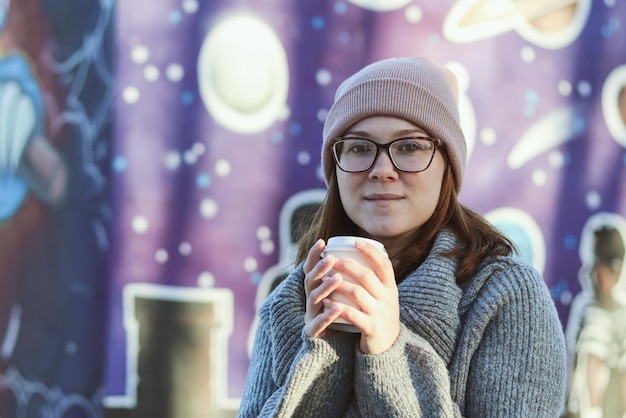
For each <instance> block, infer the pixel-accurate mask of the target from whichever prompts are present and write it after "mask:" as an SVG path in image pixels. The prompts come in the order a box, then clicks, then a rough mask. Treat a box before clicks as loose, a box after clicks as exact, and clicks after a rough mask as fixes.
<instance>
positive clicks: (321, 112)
mask: <svg viewBox="0 0 626 418" xmlns="http://www.w3.org/2000/svg"><path fill="white" fill-rule="evenodd" d="M326 116H328V109H320V110H318V111H317V120H318V121H320V122H322V123H323V122H324V121H325V120H326Z"/></svg>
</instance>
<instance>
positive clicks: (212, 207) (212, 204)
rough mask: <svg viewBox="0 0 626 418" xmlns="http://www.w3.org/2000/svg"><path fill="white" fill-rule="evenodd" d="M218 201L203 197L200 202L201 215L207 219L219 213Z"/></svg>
mask: <svg viewBox="0 0 626 418" xmlns="http://www.w3.org/2000/svg"><path fill="white" fill-rule="evenodd" d="M218 210H219V209H218V206H217V202H216V201H215V200H213V199H203V200H202V201H201V202H200V215H201V216H202V217H203V218H206V219H212V218H215V217H216V216H217V213H218Z"/></svg>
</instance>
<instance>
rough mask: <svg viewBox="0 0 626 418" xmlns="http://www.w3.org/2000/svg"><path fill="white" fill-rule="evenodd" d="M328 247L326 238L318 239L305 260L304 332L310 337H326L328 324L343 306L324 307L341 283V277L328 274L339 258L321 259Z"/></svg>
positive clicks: (335, 317)
mask: <svg viewBox="0 0 626 418" xmlns="http://www.w3.org/2000/svg"><path fill="white" fill-rule="evenodd" d="M325 247H326V243H325V242H324V240H321V239H320V240H318V241H317V242H316V243H315V245H313V247H312V248H311V249H310V250H309V253H308V255H307V258H306V261H305V262H304V273H305V277H304V292H305V295H306V314H305V315H304V332H305V333H306V335H308V336H309V337H313V338H315V337H325V336H326V335H328V334H329V332H336V331H333V330H329V329H328V326H329V325H330V324H332V323H333V321H335V319H337V317H339V315H340V314H341V311H342V307H341V306H334V307H332V308H331V309H324V304H323V301H324V300H327V299H328V297H329V296H330V294H331V293H332V292H333V291H334V290H335V289H336V288H337V287H338V286H339V284H340V283H341V277H340V276H339V275H334V276H333V277H331V276H328V273H329V272H330V270H331V269H332V268H333V265H334V263H335V262H336V261H337V258H335V257H333V256H326V257H324V258H323V259H321V258H320V257H321V255H322V251H324V248H325Z"/></svg>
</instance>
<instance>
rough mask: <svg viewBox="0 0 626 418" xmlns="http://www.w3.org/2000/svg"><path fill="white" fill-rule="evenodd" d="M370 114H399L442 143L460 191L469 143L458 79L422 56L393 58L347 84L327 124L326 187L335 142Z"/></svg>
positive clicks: (324, 171)
mask: <svg viewBox="0 0 626 418" xmlns="http://www.w3.org/2000/svg"><path fill="white" fill-rule="evenodd" d="M369 116H396V117H399V118H402V119H405V120H407V121H409V122H411V123H413V124H415V125H417V126H419V127H420V128H422V129H424V130H425V131H426V132H428V134H429V135H431V136H433V137H435V138H439V139H441V140H442V141H443V143H444V144H445V148H446V152H447V154H448V159H449V161H450V165H451V166H452V172H453V173H454V180H455V183H456V186H457V192H459V191H460V190H461V184H462V183H463V172H464V171H465V160H466V159H467V145H466V143H465V137H464V136H463V132H462V130H461V124H460V118H459V108H458V85H457V80H456V77H455V76H454V74H453V73H452V72H451V71H450V70H448V69H447V68H446V67H444V66H441V65H439V64H436V63H434V62H432V61H430V60H428V59H426V58H422V57H410V58H408V57H407V58H390V59H385V60H382V61H378V62H375V63H373V64H370V65H368V66H366V67H364V68H363V69H361V70H360V71H359V72H357V73H356V74H354V75H352V76H351V77H350V78H348V79H347V80H345V81H344V82H343V83H342V84H341V85H340V86H339V88H338V89H337V93H336V94H335V103H334V104H333V105H332V107H331V108H330V111H329V112H328V115H327V117H326V121H325V122H324V133H323V136H324V145H323V146H322V170H323V173H324V178H325V180H326V184H327V185H328V182H329V179H330V173H331V170H334V169H335V168H334V167H335V166H334V163H333V157H332V153H331V149H330V142H331V141H332V140H333V139H335V138H337V137H339V136H341V135H343V133H344V132H345V131H346V130H347V129H348V128H350V127H351V126H352V125H354V124H355V123H357V122H358V121H360V120H361V119H364V118H366V117H369Z"/></svg>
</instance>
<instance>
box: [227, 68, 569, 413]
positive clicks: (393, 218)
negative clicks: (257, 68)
mask: <svg viewBox="0 0 626 418" xmlns="http://www.w3.org/2000/svg"><path fill="white" fill-rule="evenodd" d="M323 136H324V144H323V147H322V168H323V172H324V176H325V179H326V183H327V186H328V194H327V197H326V199H325V201H324V203H323V205H322V207H321V210H320V212H319V214H318V216H317V218H316V219H315V221H314V224H313V225H312V226H311V228H310V229H309V230H308V232H307V233H306V234H305V236H304V237H303V239H302V240H301V242H300V245H299V255H298V260H297V261H298V262H299V264H298V266H297V267H296V269H295V270H294V272H293V273H292V274H291V275H290V276H289V277H288V278H286V279H285V281H283V282H282V283H281V284H280V286H279V287H278V288H277V289H276V290H275V291H274V292H273V293H272V294H271V295H270V296H269V297H268V299H267V301H266V302H265V303H264V305H263V306H262V308H261V309H260V313H259V316H260V321H259V327H258V329H257V333H256V339H255V343H254V349H253V354H252V358H251V363H250V369H249V372H248V378H247V382H246V386H245V389H244V394H243V398H242V402H241V408H240V410H239V416H240V417H257V416H262V417H266V416H267V417H269V416H272V417H291V416H296V417H309V416H310V417H324V418H328V417H453V416H468V417H481V418H487V417H498V418H502V417H533V418H536V417H556V416H558V415H559V412H560V410H561V407H562V403H563V398H564V391H565V380H566V370H565V369H566V361H565V343H564V337H563V333H562V330H561V325H560V322H559V319H558V316H557V314H556V310H555V308H554V305H553V303H552V300H551V298H550V295H549V293H548V291H547V288H546V286H545V284H544V282H543V280H542V278H541V277H540V276H539V274H538V273H537V272H536V271H535V270H534V269H533V268H532V267H531V266H529V265H527V264H525V263H524V262H523V261H521V260H519V259H517V258H513V257H512V256H511V253H512V251H513V246H512V244H511V243H510V241H509V240H508V239H506V238H505V237H504V236H503V235H502V234H500V233H499V232H498V231H497V230H496V229H495V228H493V227H492V226H490V224H489V223H488V222H486V221H485V220H484V219H483V218H482V217H481V216H479V215H478V214H476V213H474V212H472V211H471V210H469V209H467V208H466V207H464V206H462V205H461V204H460V203H459V202H458V201H457V195H458V193H459V191H460V188H461V184H462V180H463V172H464V168H465V159H466V154H467V151H466V144H465V138H464V136H463V133H462V131H461V128H460V123H459V112H458V106H457V84H456V79H455V78H454V76H453V75H452V73H451V72H450V71H449V70H447V69H446V68H445V67H443V66H440V65H438V64H435V63H433V62H432V61H429V60H427V59H424V58H419V57H418V58H415V57H414V58H397V59H388V60H383V61H379V62H377V63H374V64H371V65H369V66H367V67H365V68H363V69H362V70H361V71H359V72H357V73H356V74H355V75H353V76H352V77H350V78H349V79H347V80H346V81H345V82H344V83H343V84H342V85H341V86H340V87H339V89H338V91H337V94H336V96H335V103H334V104H333V106H332V108H331V109H330V111H329V114H328V116H327V119H326V122H325V125H324V133H323ZM335 235H359V236H363V237H367V238H372V239H375V240H378V241H380V242H382V243H383V244H384V245H385V248H386V251H387V255H384V254H382V253H381V252H380V251H377V250H375V249H374V248H373V247H372V246H370V245H368V244H366V243H364V242H360V243H358V244H357V248H358V249H359V251H361V252H362V253H363V254H364V255H365V256H366V257H368V258H369V259H370V260H371V262H372V264H373V265H375V266H376V267H375V268H373V269H371V270H370V269H368V268H366V267H364V266H362V265H360V264H357V263H354V262H351V261H350V260H345V259H337V258H334V257H324V258H320V256H321V254H322V252H323V251H324V247H325V243H326V241H327V240H328V238H330V237H332V236H335ZM344 276H351V277H356V278H358V281H359V284H360V285H355V284H350V283H348V282H347V281H345V280H344V279H343V277H344ZM333 292H339V293H341V294H342V295H344V296H347V297H349V298H351V300H353V301H354V302H355V303H356V304H357V305H358V307H359V308H360V309H359V308H354V307H351V306H348V305H344V304H341V303H339V302H337V301H334V300H333V297H332V294H333ZM337 318H343V319H344V320H346V321H348V322H350V323H352V324H353V325H354V326H356V327H357V328H358V330H359V331H360V333H347V332H339V331H335V330H332V329H330V328H329V325H330V324H331V323H332V322H333V321H334V320H335V319H337Z"/></svg>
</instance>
